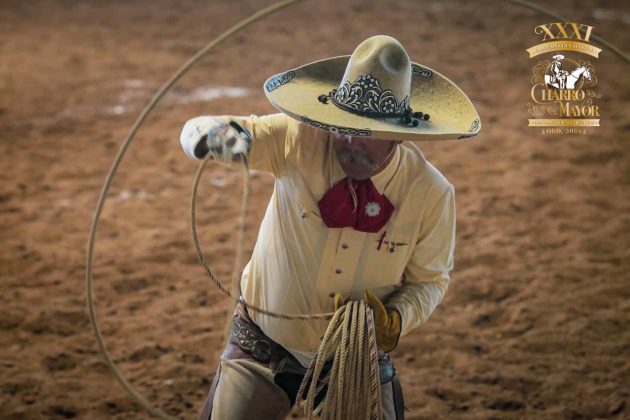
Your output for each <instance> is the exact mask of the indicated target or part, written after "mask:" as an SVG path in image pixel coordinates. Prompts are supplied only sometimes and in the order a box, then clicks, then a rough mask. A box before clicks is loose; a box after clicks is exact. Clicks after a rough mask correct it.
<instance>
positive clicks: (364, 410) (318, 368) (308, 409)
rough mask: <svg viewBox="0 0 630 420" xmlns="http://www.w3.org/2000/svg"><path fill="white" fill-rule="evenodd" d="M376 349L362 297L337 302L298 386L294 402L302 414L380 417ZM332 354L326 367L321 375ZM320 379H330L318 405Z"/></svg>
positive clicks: (358, 419)
mask: <svg viewBox="0 0 630 420" xmlns="http://www.w3.org/2000/svg"><path fill="white" fill-rule="evenodd" d="M377 352H378V349H377V347H376V336H375V331H374V318H373V316H372V309H370V307H369V306H368V304H367V303H366V302H365V301H364V300H360V301H350V302H348V303H347V304H345V305H344V306H342V307H341V308H339V309H338V310H337V312H335V314H334V316H333V318H332V320H331V321H330V323H329V324H328V328H327V329H326V333H325V334H324V338H323V339H322V342H321V344H320V346H319V349H318V350H317V353H316V354H315V357H314V358H313V360H312V361H311V364H310V365H309V367H308V370H307V371H306V375H305V376H304V379H303V380H302V383H301V385H300V389H299V391H298V396H297V403H298V404H299V405H300V406H302V408H303V409H304V414H305V415H306V416H307V417H308V418H309V419H312V418H313V417H315V416H321V418H322V420H335V419H344V420H346V419H347V420H366V419H370V420H380V418H381V415H382V407H381V388H380V381H379V373H378V360H377V359H378V354H377ZM333 354H334V358H333V361H332V367H331V368H330V372H329V373H328V374H327V375H324V376H322V372H323V369H324V366H325V364H326V363H327V361H328V360H329V359H330V356H331V355H333ZM364 354H368V357H364ZM324 385H328V390H327V391H326V395H325V396H324V398H323V399H322V400H321V401H320V402H319V404H318V405H317V406H316V405H315V399H316V397H317V396H318V394H319V393H320V391H321V390H322V388H323V386H324ZM307 387H308V392H307V393H306V395H305V391H307Z"/></svg>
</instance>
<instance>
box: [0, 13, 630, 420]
mask: <svg viewBox="0 0 630 420" xmlns="http://www.w3.org/2000/svg"><path fill="white" fill-rule="evenodd" d="M270 3H271V2H270V1H262V0H260V1H259V0H249V1H234V2H230V1H223V0H220V1H201V0H195V1H193V0H188V1H166V0H159V1H152V2H143V1H131V2H130V1H111V2H99V1H85V2H78V1H67V0H66V1H62V0H58V1H39V0H35V1H30V2H23V1H17V0H15V1H11V0H4V1H2V2H1V3H0V57H1V58H0V162H2V168H3V170H2V172H1V173H0V177H1V178H0V179H1V186H0V215H1V216H0V226H1V231H0V233H1V235H2V243H1V248H0V249H1V266H0V292H1V293H0V417H1V418H3V419H37V418H81V419H110V418H111V419H129V418H150V416H149V415H148V414H147V413H146V412H145V411H143V410H142V409H141V408H140V407H139V406H138V405H137V404H135V403H134V402H133V401H132V400H131V399H130V398H129V397H128V396H127V394H126V393H125V391H124V390H123V389H122V387H121V386H119V384H118V383H117V382H116V381H115V379H114V377H113V376H112V375H111V373H110V372H109V371H108V369H107V366H106V364H105V362H104V359H103V358H102V356H101V354H100V353H99V350H98V347H97V344H96V341H95V339H94V336H93V333H92V330H91V328H90V325H89V320H88V316H87V310H86V292H85V290H86V289H85V274H84V270H85V249H86V241H87V235H88V228H89V224H90V220H91V214H92V211H93V209H94V206H95V203H96V199H97V196H98V193H99V190H100V187H101V185H102V183H103V180H104V177H105V174H106V173H107V170H108V168H109V166H110V164H111V161H112V159H113V157H114V155H115V153H116V151H117V149H118V147H119V145H120V143H121V142H122V140H123V139H124V137H125V135H126V134H127V132H128V130H129V128H130V127H131V124H132V122H133V121H134V119H135V118H136V117H137V116H138V114H139V112H140V110H141V109H142V107H143V106H144V105H145V104H146V103H147V102H148V100H149V99H150V97H151V95H152V94H153V93H154V92H155V91H156V89H157V88H158V87H159V86H160V85H161V84H162V83H163V82H164V81H166V80H167V78H168V77H170V75H171V74H172V73H173V72H174V71H175V70H176V69H177V68H178V67H179V65H180V64H182V63H183V62H184V60H185V59H187V58H188V57H189V56H191V55H192V54H193V53H194V52H195V51H196V50H198V49H199V48H200V47H202V46H204V45H205V44H206V43H207V42H208V40H209V39H211V38H212V37H214V36H216V35H217V34H219V33H220V32H222V31H223V30H225V29H227V28H228V27H229V26H231V25H232V24H234V23H235V22H237V21H238V20H240V19H241V18H243V17H245V16H248V15H250V14H251V13H253V12H254V11H255V10H257V9H259V8H261V7H263V6H264V5H267V4H270ZM623 3H624V2H622V1H619V2H613V1H605V0H604V1H592V0H587V1H577V0H573V1H571V0H560V1H556V2H553V4H552V5H549V7H550V8H552V9H553V10H555V11H557V12H559V13H561V14H564V15H566V16H570V17H573V18H574V20H575V21H577V22H581V23H586V24H590V25H592V26H594V27H595V32H594V33H596V34H598V35H600V36H603V37H604V38H606V39H607V40H609V41H611V42H612V43H614V44H615V45H617V46H618V47H620V48H621V49H622V50H624V51H630V37H628V33H629V31H630V7H629V6H628V3H627V2H626V4H625V6H623ZM551 21H552V20H550V19H549V18H547V17H544V16H541V15H539V14H536V13H534V12H530V11H527V10H525V9H523V8H519V7H517V6H514V5H511V4H507V3H505V2H502V1H499V0H495V1H487V2H465V1H444V2H439V1H392V2H382V1H376V0H370V1H358V0H353V1H343V2H340V1H331V0H322V1H313V0H311V1H307V2H304V3H302V4H300V5H298V6H295V7H293V8H291V9H287V10H285V11H282V12H280V13H278V14H277V15H275V16H274V17H272V18H270V19H267V20H265V21H264V22H260V23H257V24H256V25H255V26H253V27H251V30H250V31H248V32H246V33H241V34H239V35H238V36H237V37H236V38H234V39H232V40H230V41H229V42H227V43H226V44H224V45H222V46H221V47H220V48H218V49H217V50H215V53H213V54H212V55H211V56H209V57H207V58H206V59H204V60H203V62H202V63H201V64H200V65H198V66H196V67H195V68H194V69H193V70H191V72H190V73H189V74H187V75H186V76H185V77H184V79H183V80H182V81H181V82H179V83H178V84H177V85H176V87H175V89H173V91H171V92H170V93H169V94H168V95H167V97H166V98H165V100H164V101H163V102H162V103H161V105H160V106H159V107H158V109H157V110H156V111H155V112H154V113H153V115H152V116H151V118H150V119H149V120H148V121H147V123H146V124H145V126H144V127H143V128H142V129H141V131H140V133H139V135H138V136H137V138H136V141H135V142H134V144H133V145H132V146H131V148H130V150H129V153H128V156H127V158H126V159H125V161H124V162H123V164H122V165H121V167H120V171H119V173H118V175H117V177H116V179H115V182H114V185H113V187H112V190H111V194H110V197H109V199H108V201H107V203H106V206H105V209H104V214H103V218H102V221H101V225H100V229H99V232H98V243H97V246H96V250H95V252H96V254H95V255H96V257H95V295H96V305H97V312H98V316H99V322H100V325H101V328H102V332H103V334H104V336H105V339H106V342H107V345H108V348H109V350H110V352H111V354H112V355H113V357H114V359H115V361H116V363H117V364H118V366H119V368H120V370H121V372H122V373H123V374H124V376H125V377H127V378H128V379H129V380H130V381H131V382H132V383H133V384H134V385H135V386H136V387H137V388H138V390H139V391H140V392H141V393H142V394H143V395H144V396H145V397H146V398H147V399H148V400H150V401H151V402H152V403H154V404H156V405H157V406H159V407H161V408H162V409H163V410H165V411H166V412H168V413H170V414H172V415H175V416H177V417H179V418H193V417H194V416H195V415H196V413H197V411H198V409H199V408H200V405H201V403H202V401H203V399H204V397H205V394H206V392H207V391H208V388H209V386H210V382H211V380H212V375H213V372H214V369H215V366H216V363H217V360H218V355H219V352H220V349H221V340H222V330H223V325H224V323H225V317H226V308H227V305H228V304H227V302H226V300H225V299H224V298H223V297H222V296H220V295H219V292H218V291H217V290H216V289H215V288H214V287H213V286H212V285H211V283H210V280H209V279H208V278H206V276H205V274H204V272H203V271H202V269H201V267H200V266H199V264H198V262H197V260H196V257H195V254H194V250H193V246H192V241H191V238H190V233H189V221H188V204H189V201H188V200H189V194H190V187H191V182H192V179H193V175H194V172H195V170H196V167H197V166H196V163H195V162H193V161H191V160H189V159H187V158H186V157H185V156H184V154H183V152H182V150H181V148H180V145H179V140H178V138H179V132H180V130H181V126H182V124H183V123H184V122H185V121H186V119H188V118H190V117H192V116H196V115H201V114H250V113H255V114H263V113H268V112H272V111H274V109H273V108H272V106H271V105H270V104H268V103H267V101H266V100H265V98H264V95H263V92H262V89H261V86H262V83H263V81H264V80H265V79H266V78H267V77H268V76H269V75H271V74H274V73H277V72H280V71H282V70H286V69H289V68H292V67H295V66H298V65H301V64H303V63H306V62H309V61H314V60H316V59H320V58H324V57H329V56H334V55H341V54H349V53H350V52H351V51H352V49H353V48H354V47H355V46H356V45H357V44H358V43H359V42H360V41H361V40H362V39H364V38H366V37H368V36H370V35H374V34H377V33H383V34H389V35H392V36H394V37H396V38H398V39H399V40H400V41H401V42H402V43H403V44H404V45H405V46H406V48H407V50H408V51H409V54H410V55H411V57H412V58H413V59H414V60H415V61H418V62H420V63H423V64H425V65H427V66H429V67H432V68H434V69H436V70H438V71H440V72H441V73H443V74H445V75H447V76H448V77H450V78H451V79H452V80H454V81H455V82H456V83H458V84H459V85H460V86H461V87H462V89H463V90H464V91H465V92H467V93H468V95H469V96H470V98H471V99H472V101H473V102H474V103H475V104H476V105H477V107H478V110H479V113H480V115H481V118H482V123H483V130H482V133H481V134H480V135H479V136H478V137H476V138H474V139H472V140H470V141H465V142H454V141H452V142H442V143H431V144H429V143H423V144H421V145H420V147H421V148H422V150H423V151H424V153H425V154H426V156H427V157H428V158H429V159H430V160H431V161H432V162H433V163H434V164H435V165H436V166H437V167H438V168H439V169H440V170H441V171H442V172H443V173H444V174H445V175H446V176H447V178H448V179H449V180H450V181H451V183H453V184H454V185H455V187H456V191H457V206H458V233H457V250H456V267H455V270H454V272H453V273H452V279H453V280H452V283H451V287H450V288H449V291H448V293H447V296H446V299H445V300H444V302H443V303H442V304H441V306H439V308H438V309H437V310H436V312H435V313H434V314H433V316H432V317H431V319H430V320H429V322H428V323H426V324H425V325H423V326H421V327H420V328H418V329H417V330H415V331H414V332H413V333H412V334H411V335H409V336H407V337H405V338H404V339H403V340H402V341H401V344H400V346H399V348H398V349H396V350H395V352H394V353H393V356H394V358H395V361H396V363H397V367H398V371H399V372H400V376H401V380H402V384H403V388H404V391H405V398H406V407H407V409H408V411H407V413H406V416H407V418H408V419H432V418H461V419H490V418H495V419H521V418H530V419H592V418H630V380H629V378H630V284H629V282H630V275H629V274H628V273H629V272H630V251H629V249H630V235H629V233H630V188H629V187H630V185H629V183H630V147H629V144H628V141H629V140H630V135H629V133H630V118H629V117H628V101H629V99H630V89H629V87H630V86H629V82H628V81H629V78H628V70H629V67H628V66H627V65H626V64H623V63H622V61H621V60H619V59H618V58H616V57H614V56H613V55H612V54H611V53H610V52H608V51H603V52H602V54H601V56H600V57H601V58H600V60H599V61H598V62H597V64H596V67H597V70H598V77H599V85H598V86H599V92H600V93H601V94H602V100H601V112H602V126H601V127H600V128H597V129H590V130H589V132H588V134H587V135H581V136H569V135H542V134H541V133H540V131H539V130H537V129H535V128H529V127H527V118H528V115H527V107H526V103H527V101H528V97H529V89H530V87H531V84H530V80H529V79H530V72H531V70H530V67H531V66H530V60H529V58H528V55H527V53H526V52H525V49H526V48H528V47H530V46H532V45H534V44H535V43H537V41H538V39H537V37H536V36H535V35H534V34H533V28H534V27H535V26H536V25H539V24H542V23H547V22H551ZM240 182H241V177H240V173H239V168H238V167H236V168H228V167H224V166H219V165H213V166H211V167H210V168H209V169H208V171H207V172H206V174H205V177H204V183H203V186H202V187H201V190H200V207H199V229H200V234H201V236H202V240H203V244H204V247H205V250H206V253H207V255H208V257H209V259H210V261H211V262H212V266H213V268H214V269H215V270H216V271H217V273H218V275H219V276H220V277H221V278H223V279H227V278H228V277H229V275H230V271H231V267H232V261H233V256H234V249H235V241H236V229H237V215H238V208H239V203H240V201H239V200H240ZM272 187H273V179H272V178H271V177H270V176H268V175H265V174H255V175H254V178H253V179H252V200H253V203H252V206H251V211H250V214H249V222H248V224H247V226H248V230H247V240H246V252H247V254H246V255H249V253H250V252H251V250H252V249H253V245H254V241H255V238H256V234H257V227H258V224H259V222H260V220H261V218H262V216H263V212H264V209H265V206H266V203H267V200H268V198H269V196H270V194H271V191H272ZM294 417H299V413H298V411H297V410H296V411H295V414H294Z"/></svg>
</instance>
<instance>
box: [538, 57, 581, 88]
mask: <svg viewBox="0 0 630 420" xmlns="http://www.w3.org/2000/svg"><path fill="white" fill-rule="evenodd" d="M552 59H553V61H552V62H551V65H550V73H551V74H545V85H546V86H548V87H554V88H556V89H575V85H576V84H577V82H578V81H579V80H580V78H581V77H584V78H585V79H586V80H588V81H591V73H590V72H589V70H588V68H587V67H586V66H580V67H578V68H576V69H575V70H573V71H571V72H568V71H567V70H563V69H562V60H563V59H564V55H562V54H556V55H554V56H553V57H552Z"/></svg>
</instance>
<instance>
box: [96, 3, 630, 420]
mask: <svg viewBox="0 0 630 420" xmlns="http://www.w3.org/2000/svg"><path fill="white" fill-rule="evenodd" d="M300 1H302V0H281V1H279V2H277V3H274V4H272V5H271V6H269V7H267V8H265V9H262V10H260V11H258V12H256V13H255V14H253V15H252V16H250V17H248V18H246V19H244V20H242V21H240V22H239V23H237V24H236V25H234V26H233V27H232V28H230V29H229V30H227V31H225V32H224V33H222V34H221V35H219V36H218V37H216V38H214V39H213V40H212V41H210V42H209V43H208V44H207V45H206V46H205V47H203V48H202V49H200V50H199V51H198V52H197V53H196V54H195V55H193V56H192V57H191V58H190V59H189V60H188V61H187V62H186V63H184V64H183V65H182V66H181V67H180V68H179V69H178V70H177V72H175V74H174V75H173V76H171V78H170V79H168V81H167V82H166V83H164V85H163V86H162V87H161V88H160V89H159V90H158V91H157V93H156V94H155V95H154V96H153V98H152V99H151V100H150V101H149V103H148V104H147V106H146V107H145V108H144V109H143V111H142V113H141V114H140V116H139V117H138V118H137V119H136V121H135V122H134V124H133V126H132V128H131V130H130V131H129V134H128V135H127V137H126V138H125V140H124V141H123V143H122V144H121V146H120V149H119V150H118V153H117V154H116V156H115V157H114V160H113V162H112V166H111V167H110V170H109V172H108V173H107V176H106V178H105V181H104V184H103V187H102V189H101V192H100V194H99V197H98V200H97V203H96V208H95V210H94V213H93V215H92V223H91V226H90V231H89V236H88V243H87V252H86V267H85V271H86V289H87V307H88V315H89V318H90V324H91V326H92V330H93V331H94V335H95V338H96V341H97V343H98V346H99V349H100V351H101V353H102V355H103V357H104V359H105V361H106V363H107V366H108V367H109V369H110V371H111V372H112V374H113V375H114V377H115V378H116V380H117V381H118V382H119V383H120V384H121V385H122V387H123V388H124V389H125V390H126V391H127V393H128V394H129V395H130V396H131V397H132V398H133V399H134V400H135V401H136V402H137V403H138V404H139V405H140V406H141V407H143V408H144V409H146V410H147V411H148V412H150V413H151V414H152V415H154V416H156V417H158V418H161V419H169V420H170V419H174V417H172V416H169V415H168V414H166V413H164V412H163V411H162V410H161V409H159V408H157V407H154V406H152V405H151V404H150V403H149V402H148V401H147V400H146V399H145V398H144V397H142V395H140V393H138V392H137V391H136V390H135V389H134V387H133V386H132V385H131V384H130V383H129V382H128V381H127V380H126V379H125V378H123V376H122V375H121V374H120V372H119V371H118V368H117V367H116V364H115V363H114V361H113V360H112V358H111V356H110V355H109V352H108V351H107V347H106V346H105V342H104V340H103V336H102V334H101V331H100V328H99V326H98V321H97V316H96V309H95V306H94V292H93V259H94V244H95V242H96V232H97V229H98V223H99V220H100V216H101V213H102V210H103V206H104V204H105V201H106V199H107V193H108V192H109V188H110V186H111V183H112V181H113V179H114V176H115V174H116V172H117V170H118V166H119V165H120V163H121V162H122V159H123V157H124V156H125V154H126V152H127V149H128V147H129V145H130V144H131V142H132V140H133V139H134V137H135V135H136V133H137V131H138V130H139V129H140V127H141V126H142V124H143V123H144V122H145V120H146V119H147V117H148V116H149V114H150V113H151V111H152V110H153V109H154V108H155V106H156V105H157V104H158V102H159V101H160V100H161V99H162V97H163V96H164V95H165V94H166V93H167V92H168V91H169V89H170V88H171V87H172V86H173V85H174V84H175V83H176V82H177V81H178V80H179V79H180V78H181V77H182V76H183V75H184V74H185V73H186V72H187V71H188V70H189V69H190V68H191V67H192V66H193V65H194V64H195V63H197V62H198V61H199V60H200V59H201V58H203V57H204V56H205V55H206V54H208V52H210V51H211V50H212V49H213V48H214V47H216V46H217V45H219V44H220V43H222V42H223V41H225V40H226V39H228V38H229V37H231V36H233V35H234V34H236V33H237V32H239V31H241V30H243V29H244V28H246V27H247V26H249V25H251V24H252V23H254V22H256V21H258V20H260V19H262V18H264V17H266V16H268V15H270V14H272V13H274V12H276V11H278V10H280V9H282V8H285V7H288V6H291V5H293V4H295V3H298V2H300ZM507 1H508V2H511V3H513V4H516V5H519V6H522V7H526V8H529V9H532V10H535V11H538V12H541V13H543V14H546V15H548V16H551V17H553V18H555V19H558V20H560V21H563V22H568V20H567V19H565V18H563V17H562V16H559V15H558V14H556V13H553V12H551V11H549V10H548V9H546V8H543V7H541V6H539V5H536V4H533V3H531V2H528V1H525V0H507ZM591 37H592V38H593V39H594V40H596V41H598V42H599V43H600V44H602V46H603V47H604V48H607V49H608V50H610V51H612V52H613V53H614V54H615V55H617V56H618V57H620V58H621V59H622V60H623V61H625V62H626V63H630V58H628V55H627V54H624V53H623V52H622V51H621V50H619V49H618V48H616V47H615V46H613V45H612V44H611V43H609V42H608V41H606V40H604V39H603V38H601V37H599V36H597V35H594V34H593V35H591ZM205 163H206V160H204V161H203V162H202V164H201V165H200V167H199V170H198V173H197V176H196V179H197V178H199V176H200V175H201V172H202V171H203V168H204V166H205ZM244 163H245V165H244V166H243V167H244V168H245V174H246V175H245V188H244V190H243V200H244V204H243V206H242V209H241V228H240V230H239V241H240V242H239V244H241V243H242V239H243V225H244V223H242V222H243V221H244V217H245V214H246V202H247V197H248V191H249V172H248V171H247V163H246V162H244ZM196 182H198V180H197V181H196ZM196 189H197V187H196V186H195V187H194V192H193V198H192V199H191V202H192V201H193V200H194V195H195V194H196ZM193 205H194V204H191V221H192V222H193V223H192V230H193V232H194V236H195V237H196V232H195V227H194V219H193V217H194V209H192V207H193ZM196 252H197V256H198V257H199V259H200V261H201V262H202V266H203V267H204V269H205V271H206V273H207V274H208V275H209V276H210V278H211V279H212V280H213V281H214V282H215V284H216V285H217V286H218V287H219V288H220V289H221V291H222V292H223V293H225V294H227V295H228V296H230V295H232V297H233V301H234V302H235V299H237V297H235V296H237V294H236V293H230V292H229V291H228V290H227V289H225V288H224V287H223V286H222V285H221V284H220V282H219V281H218V280H216V278H215V277H214V275H213V274H212V271H211V270H210V268H209V267H208V266H207V264H206V263H205V260H204V259H203V254H202V253H201V249H200V248H199V247H198V241H196ZM241 254H242V246H241V245H239V246H238V248H237V255H236V262H235V270H234V274H233V276H232V290H236V286H237V284H236V282H237V281H238V276H237V273H238V268H237V263H238V262H240V260H241V257H242V255H241ZM244 304H246V302H244ZM349 304H352V305H356V304H357V303H353V302H351V303H349ZM358 304H359V305H361V304H363V305H364V304H365V303H364V302H363V303H361V302H359V303H358ZM346 306H347V305H346ZM249 307H250V308H251V309H254V310H257V311H259V312H260V313H262V314H265V315H269V316H272V317H277V318H283V319H304V320H305V319H330V318H331V317H333V314H332V313H327V314H312V315H303V314H292V315H287V314H279V313H275V312H271V311H266V310H263V309H262V308H256V307H253V306H251V305H250V306H249ZM343 308H344V307H342V308H340V309H339V310H338V311H337V312H336V313H335V314H334V315H337V314H339V319H338V320H336V321H335V324H333V323H332V321H331V324H330V325H329V329H328V330H327V332H326V333H327V334H329V331H330V328H331V325H338V323H339V322H342V321H343V322H345V316H346V315H345V314H346V311H347V309H343ZM354 310H356V308H355V309H354ZM361 311H362V309H359V320H360V321H359V324H360V325H362V324H361V323H362V322H363V321H361V319H363V315H361ZM340 312H341V313H340ZM352 313H353V314H354V312H352ZM371 314H372V313H371V311H370V310H367V309H366V310H365V318H366V329H367V330H368V331H369V324H370V321H369V319H370V317H371ZM342 315H343V316H344V318H342ZM353 316H354V315H353ZM228 318H230V317H228ZM353 319H354V318H353ZM230 321H231V318H230ZM372 322H373V321H372ZM344 325H345V324H344ZM349 328H350V331H351V332H350V333H349V334H350V337H354V335H353V333H352V331H356V334H357V336H358V343H361V342H362V341H363V340H364V338H365V331H364V330H363V329H361V328H359V327H355V328H354V329H353V328H352V327H349ZM362 334H363V335H362ZM368 334H370V333H369V332H368ZM330 337H332V338H329V341H327V344H326V349H324V348H322V347H320V349H319V350H318V353H317V357H316V358H315V359H314V363H315V364H314V365H313V364H312V365H311V366H310V367H309V370H312V373H311V375H312V376H310V379H311V381H312V382H313V383H317V382H318V378H317V375H314V373H315V372H317V369H316V365H317V360H320V359H321V358H322V357H324V356H322V355H323V354H328V353H329V350H330V348H329V347H330V346H332V344H330V342H335V337H337V339H339V336H338V334H337V333H332V332H330ZM343 337H344V335H343V329H342V333H341V341H340V342H344V338H343ZM345 337H346V338H347V336H345ZM322 343H323V342H322ZM349 345H351V346H354V347H352V348H353V349H356V350H357V354H358V355H361V356H363V354H364V353H362V352H363V351H364V350H365V349H364V348H363V347H362V346H361V345H360V344H357V343H354V344H352V340H350V344H349ZM354 353H355V352H354V350H350V349H348V350H347V353H345V350H344V353H343V354H348V355H352V357H354ZM335 354H337V353H336V351H335ZM357 357H358V360H362V359H363V358H364V357H359V356H357ZM371 357H372V356H370V359H371ZM343 360H345V359H343ZM341 361H342V360H339V363H341ZM320 363H322V362H321V360H320ZM344 363H347V362H344ZM339 369H340V367H339V368H338V371H337V372H339V371H340V370H339ZM361 369H362V370H360V371H358V370H357V371H355V373H357V374H359V373H358V372H360V374H359V376H360V378H361V379H360V380H361V381H365V380H366V378H365V377H364V376H361V375H364V374H365V369H364V368H361ZM320 372H321V371H320ZM371 373H372V375H371V379H370V380H372V379H374V378H375V377H376V376H375V375H377V374H378V373H377V372H374V371H373V370H372V371H371ZM337 377H339V373H338V374H337ZM353 377H355V378H357V376H353ZM313 378H314V379H313ZM343 378H345V376H343ZM360 383H361V384H365V382H360ZM305 384H306V382H303V384H302V385H303V386H304V385H305ZM312 386H313V385H312V384H311V387H312ZM320 387H321V384H320ZM353 387H354V388H353ZM359 388H363V386H359ZM347 389H350V390H352V393H353V394H354V393H355V392H356V391H355V389H356V383H355V385H349V386H348V388H347ZM377 389H378V387H377ZM302 391H303V389H302ZM345 394H346V393H345V389H342V390H341V391H340V394H337V395H334V396H333V397H331V396H328V397H327V398H329V399H328V400H327V401H329V402H330V401H333V399H334V401H335V403H334V406H335V410H336V407H337V406H338V404H340V401H341V399H339V398H338V395H345ZM348 394H350V392H348ZM300 395H302V393H300ZM354 395H356V394H354ZM310 397H311V395H310V394H309V395H308V396H307V397H306V406H307V412H309V413H310V414H309V415H312V414H313V413H314V412H315V411H317V412H318V413H319V412H321V413H322V414H324V411H323V410H324V406H323V405H321V404H320V406H319V407H314V406H313V405H314V403H313V402H309V401H311V400H310V399H309V398H310ZM313 398H314V396H313ZM313 401H314V400H313ZM351 404H352V403H351ZM379 404H380V398H379ZM330 405H331V406H332V405H333V404H332V403H330ZM342 405H343V404H342ZM309 407H310V408H309ZM311 409H312V410H311ZM326 410H328V408H327V409H326ZM328 412H329V411H325V413H328ZM364 418H370V417H364Z"/></svg>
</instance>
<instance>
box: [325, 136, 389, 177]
mask: <svg viewBox="0 0 630 420" xmlns="http://www.w3.org/2000/svg"><path fill="white" fill-rule="evenodd" d="M399 143H401V141H397V140H381V139H374V138H370V137H352V136H347V135H343V134H338V133H333V145H334V148H335V153H336V154H337V159H338V160H339V164H340V165H341V168H342V169H343V171H344V172H345V173H346V175H348V176H349V177H350V178H353V179H356V180H362V179H367V178H370V177H371V176H373V175H375V174H377V173H378V172H380V171H381V170H382V169H383V168H384V167H385V166H386V165H387V163H388V162H389V161H390V160H391V157H392V156H393V155H394V153H393V151H394V148H395V147H396V145H398V144H399Z"/></svg>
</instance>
